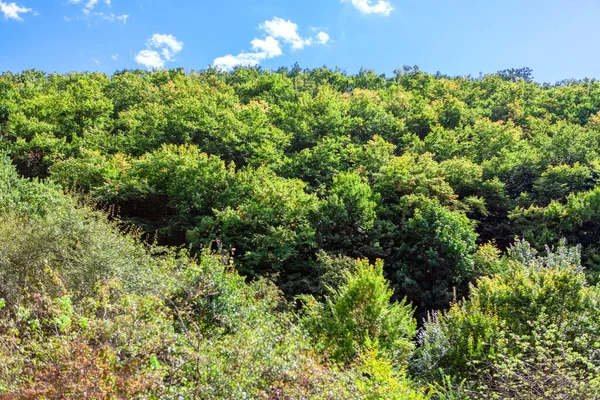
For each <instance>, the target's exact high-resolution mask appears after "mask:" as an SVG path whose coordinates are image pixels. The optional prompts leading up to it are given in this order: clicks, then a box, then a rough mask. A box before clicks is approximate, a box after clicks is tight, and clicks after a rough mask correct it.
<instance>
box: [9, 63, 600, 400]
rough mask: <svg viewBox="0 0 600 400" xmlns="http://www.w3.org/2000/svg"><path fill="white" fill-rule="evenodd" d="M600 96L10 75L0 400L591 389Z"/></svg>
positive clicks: (527, 83) (599, 363)
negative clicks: (5, 399) (5, 397)
mask: <svg viewBox="0 0 600 400" xmlns="http://www.w3.org/2000/svg"><path fill="white" fill-rule="evenodd" d="M599 180H600V82H597V81H595V80H585V81H564V82H559V83H557V84H553V85H550V84H543V85H542V84H538V83H536V82H534V81H533V79H532V77H531V71H530V70H528V69H526V68H525V69H521V70H507V71H501V72H499V73H497V74H491V75H485V76H480V77H478V78H472V77H448V76H443V75H440V74H438V75H435V76H434V75H429V74H425V73H423V72H421V71H419V69H418V68H416V67H414V68H408V67H405V68H403V69H402V70H399V71H397V72H396V73H395V75H394V76H392V77H386V76H383V75H381V76H380V75H377V74H375V73H374V72H373V71H369V70H362V71H361V72H360V73H358V74H356V75H348V74H346V73H344V72H341V71H338V70H330V69H327V68H320V69H313V70H301V69H300V68H298V67H297V66H295V67H293V68H291V69H287V68H282V69H280V70H277V71H264V70H261V69H258V68H238V69H235V70H234V71H232V72H222V71H218V70H215V69H208V70H205V71H193V72H187V73H186V72H184V71H182V70H172V71H155V72H145V71H120V72H117V73H115V74H114V75H112V76H107V75H103V74H99V73H72V74H66V75H60V74H53V75H47V74H45V73H42V72H39V71H35V70H31V71H24V72H22V73H19V74H13V73H4V74H2V75H0V396H1V395H3V394H7V395H9V396H12V397H15V398H30V397H42V398H44V397H46V398H62V397H61V396H63V397H64V396H66V397H73V398H82V397H84V398H85V397H89V398H101V397H106V398H122V397H134V398H135V397H139V398H265V399H267V398H281V399H284V398H322V399H324V398H342V399H348V398H371V399H379V398H386V399H387V398H390V399H425V398H434V399H438V398H443V399H445V398H448V399H456V398H518V399H532V398H547V399H552V398H556V399H570V398H573V399H576V398H596V397H598V396H600V352H599V350H598V349H599V348H600V326H599V325H598V322H597V321H598V320H599V318H600V315H598V312H599V311H598V309H600V304H598V302H599V300H600V297H599V296H600V292H599V291H598V288H597V286H596V284H597V282H598V281H600V239H599V238H600V235H599V229H600V211H599V210H600V189H599V188H600V185H599V183H600V182H598V181H599Z"/></svg>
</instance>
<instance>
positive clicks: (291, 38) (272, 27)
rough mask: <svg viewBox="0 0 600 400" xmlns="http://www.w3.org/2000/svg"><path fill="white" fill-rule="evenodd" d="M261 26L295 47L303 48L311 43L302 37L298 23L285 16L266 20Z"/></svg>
mask: <svg viewBox="0 0 600 400" xmlns="http://www.w3.org/2000/svg"><path fill="white" fill-rule="evenodd" d="M259 28H260V29H262V30H264V31H265V32H266V33H267V34H269V35H271V36H273V37H274V38H276V39H281V40H283V41H284V42H286V43H289V44H290V45H291V46H292V48H293V49H302V48H304V46H305V45H307V44H310V42H309V41H308V40H306V39H302V38H301V37H300V35H299V34H298V25H296V24H295V23H293V22H292V21H286V20H284V19H283V18H277V17H275V18H273V19H272V20H270V21H265V22H264V23H262V24H260V26H259Z"/></svg>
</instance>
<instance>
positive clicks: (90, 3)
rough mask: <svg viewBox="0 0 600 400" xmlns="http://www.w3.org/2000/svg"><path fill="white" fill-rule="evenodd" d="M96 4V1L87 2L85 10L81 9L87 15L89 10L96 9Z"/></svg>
mask: <svg viewBox="0 0 600 400" xmlns="http://www.w3.org/2000/svg"><path fill="white" fill-rule="evenodd" d="M97 3H98V0H89V1H88V2H87V3H86V4H85V8H84V9H83V12H84V13H89V12H90V11H91V10H93V9H94V7H96V4H97Z"/></svg>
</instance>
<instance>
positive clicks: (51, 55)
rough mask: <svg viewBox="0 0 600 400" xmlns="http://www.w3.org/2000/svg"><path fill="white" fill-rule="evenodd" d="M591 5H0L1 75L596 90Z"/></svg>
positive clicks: (60, 0) (26, 1)
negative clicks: (427, 81) (507, 77)
mask: <svg viewBox="0 0 600 400" xmlns="http://www.w3.org/2000/svg"><path fill="white" fill-rule="evenodd" d="M599 17H600V2H598V1H597V0H570V1H567V0H545V1H542V0H504V1H502V2H489V1H482V0H417V1H410V2H409V1H406V0H387V1H386V0H370V1H369V0H303V1H298V0H295V1H294V0H255V1H250V0H221V1H207V0H0V70H1V71H13V72H18V71H21V70H24V69H30V68H36V69H39V70H43V71H46V72H61V73H62V72H69V71H101V72H106V73H112V72H114V71H116V70H120V69H124V68H153V67H163V68H174V67H184V68H186V69H203V68H206V67H207V66H209V65H214V64H217V65H219V66H220V67H221V68H225V69H226V68H230V67H231V66H233V65H234V64H236V63H244V64H260V65H262V66H263V67H265V68H277V67H279V66H291V65H292V64H294V63H295V62H298V63H299V64H300V65H301V66H302V67H310V68H312V67H318V66H323V65H327V66H328V67H336V66H337V67H340V68H341V69H343V70H346V71H347V72H349V73H355V72H357V71H358V70H359V69H360V68H361V67H365V68H372V69H374V70H375V71H377V72H378V73H386V74H391V73H392V72H393V71H394V69H397V68H400V67H402V66H403V65H419V67H420V68H421V69H422V70H425V71H427V72H432V73H435V72H437V71H440V72H442V73H445V74H449V75H468V74H471V75H474V76H478V75H479V73H480V72H482V73H490V72H495V71H497V70H500V69H505V68H517V67H523V66H527V67H530V68H532V69H533V70H534V75H535V77H536V80H538V81H540V82H555V81H557V80H561V79H566V78H577V79H580V78H585V77H590V78H593V77H596V78H600V52H599V51H598V44H597V43H600V40H599V39H600V29H598V22H597V21H598V19H599Z"/></svg>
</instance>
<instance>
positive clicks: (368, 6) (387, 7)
mask: <svg viewBox="0 0 600 400" xmlns="http://www.w3.org/2000/svg"><path fill="white" fill-rule="evenodd" d="M347 1H349V0H342V3H344V2H347ZM350 1H351V2H352V5H353V6H354V8H356V9H357V10H358V11H360V12H361V13H363V14H380V15H386V16H387V15H390V13H391V12H392V11H393V10H394V7H392V5H391V4H390V3H389V2H387V1H384V0H378V1H377V3H375V4H373V3H374V2H373V1H371V0H350Z"/></svg>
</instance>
